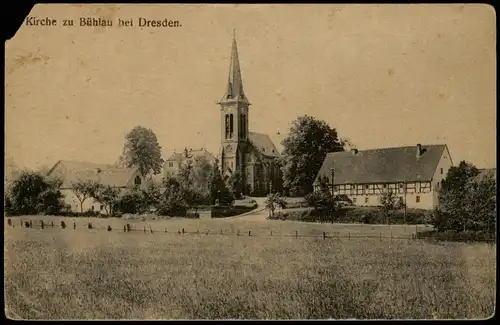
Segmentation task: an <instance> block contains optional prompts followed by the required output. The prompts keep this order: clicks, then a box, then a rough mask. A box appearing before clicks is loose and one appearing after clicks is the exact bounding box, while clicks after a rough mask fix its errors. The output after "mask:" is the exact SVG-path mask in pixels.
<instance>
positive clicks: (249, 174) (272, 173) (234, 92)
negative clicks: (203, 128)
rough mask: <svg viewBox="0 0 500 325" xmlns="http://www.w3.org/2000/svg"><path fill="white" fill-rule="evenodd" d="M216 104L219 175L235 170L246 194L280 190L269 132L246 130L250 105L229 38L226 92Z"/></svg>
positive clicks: (279, 176)
mask: <svg viewBox="0 0 500 325" xmlns="http://www.w3.org/2000/svg"><path fill="white" fill-rule="evenodd" d="M219 105H220V116H221V127H220V129H221V130H220V132H221V145H220V150H219V155H218V156H219V157H218V160H219V168H220V170H221V173H222V174H223V177H224V178H225V179H227V178H229V177H230V175H231V174H232V173H234V172H239V173H240V175H241V178H242V182H243V187H244V189H245V193H247V194H252V195H265V194H267V193H270V192H276V191H280V190H281V182H280V180H281V174H280V173H281V171H280V168H279V165H278V158H279V156H280V153H279V152H278V150H277V149H276V146H275V145H274V143H273V141H272V140H271V138H270V137H269V135H267V134H261V133H255V132H251V131H250V130H249V121H250V105H251V104H250V102H249V100H248V98H247V96H246V95H245V92H244V91H243V80H242V77H241V70H240V62H239V59H238V48H237V45H236V38H233V45H232V52H231V59H230V66H229V78H228V81H227V88H226V93H225V94H224V97H223V98H222V99H221V100H220V102H219Z"/></svg>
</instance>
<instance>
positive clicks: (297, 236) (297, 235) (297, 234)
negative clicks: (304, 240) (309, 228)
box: [295, 230, 299, 238]
mask: <svg viewBox="0 0 500 325" xmlns="http://www.w3.org/2000/svg"><path fill="white" fill-rule="evenodd" d="M295 238H299V232H298V231H297V230H295Z"/></svg>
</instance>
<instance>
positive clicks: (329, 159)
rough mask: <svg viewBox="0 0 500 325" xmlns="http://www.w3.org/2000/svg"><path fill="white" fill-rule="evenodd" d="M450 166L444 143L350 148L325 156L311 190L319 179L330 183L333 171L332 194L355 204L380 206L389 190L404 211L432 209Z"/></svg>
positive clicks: (450, 161)
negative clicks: (321, 178)
mask: <svg viewBox="0 0 500 325" xmlns="http://www.w3.org/2000/svg"><path fill="white" fill-rule="evenodd" d="M451 166H453V163H452V160H451V156H450V152H449V151H448V147H447V145H444V144H443V145H420V144H417V145H416V146H414V147H398V148H383V149H371V150H362V151H360V150H357V149H352V150H351V151H350V152H349V151H344V152H334V153H329V154H328V155H327V156H326V158H325V160H324V162H323V165H322V166H321V169H320V171H319V173H318V175H317V176H316V179H315V181H314V187H315V189H317V188H318V185H319V177H322V176H326V177H328V180H329V183H330V184H332V171H333V184H334V194H335V195H346V196H347V197H349V198H350V199H351V200H352V201H353V203H354V204H355V205H358V206H377V205H380V198H381V196H382V193H384V192H386V191H393V193H396V194H397V196H399V199H400V200H402V201H403V202H405V203H406V206H407V207H408V208H419V209H433V208H434V207H436V206H437V205H438V195H439V189H440V184H441V181H442V180H443V179H444V178H445V177H446V174H447V173H448V169H449V168H450V167H451ZM332 169H333V170H332ZM330 188H331V186H330Z"/></svg>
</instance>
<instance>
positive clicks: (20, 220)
mask: <svg viewBox="0 0 500 325" xmlns="http://www.w3.org/2000/svg"><path fill="white" fill-rule="evenodd" d="M19 222H21V228H22V227H23V220H22V219H19Z"/></svg>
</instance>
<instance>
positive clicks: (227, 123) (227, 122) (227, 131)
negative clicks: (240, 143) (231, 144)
mask: <svg viewBox="0 0 500 325" xmlns="http://www.w3.org/2000/svg"><path fill="white" fill-rule="evenodd" d="M228 137H229V115H228V114H226V139H227V138H228Z"/></svg>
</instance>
